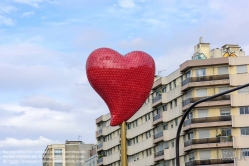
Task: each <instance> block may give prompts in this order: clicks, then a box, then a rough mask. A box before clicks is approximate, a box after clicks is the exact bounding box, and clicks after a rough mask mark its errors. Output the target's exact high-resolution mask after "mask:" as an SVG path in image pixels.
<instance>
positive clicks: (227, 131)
mask: <svg viewBox="0 0 249 166" xmlns="http://www.w3.org/2000/svg"><path fill="white" fill-rule="evenodd" d="M230 135H232V130H231V129H228V128H226V129H221V136H230Z"/></svg>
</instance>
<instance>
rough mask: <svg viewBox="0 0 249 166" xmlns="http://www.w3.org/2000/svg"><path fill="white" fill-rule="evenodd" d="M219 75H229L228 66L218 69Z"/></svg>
mask: <svg viewBox="0 0 249 166" xmlns="http://www.w3.org/2000/svg"><path fill="white" fill-rule="evenodd" d="M218 74H219V75H221V74H228V67H227V66H223V67H218Z"/></svg>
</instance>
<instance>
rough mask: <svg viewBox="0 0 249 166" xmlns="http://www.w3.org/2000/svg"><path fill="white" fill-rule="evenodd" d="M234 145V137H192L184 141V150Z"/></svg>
mask: <svg viewBox="0 0 249 166" xmlns="http://www.w3.org/2000/svg"><path fill="white" fill-rule="evenodd" d="M231 146H233V137H231V136H220V137H216V138H201V139H190V140H188V141H185V142H184V151H189V150H193V149H204V148H218V147H231Z"/></svg>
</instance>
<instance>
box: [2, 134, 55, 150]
mask: <svg viewBox="0 0 249 166" xmlns="http://www.w3.org/2000/svg"><path fill="white" fill-rule="evenodd" d="M54 143H58V141H53V140H50V139H48V138H45V137H42V136H40V137H39V138H38V139H35V140H32V139H29V138H26V139H16V138H6V139H5V140H0V148H2V149H3V150H5V149H9V148H19V149H20V150H25V149H28V148H34V147H36V148H38V147H46V146H47V145H49V144H54Z"/></svg>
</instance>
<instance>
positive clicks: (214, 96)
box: [176, 83, 249, 166]
mask: <svg viewBox="0 0 249 166" xmlns="http://www.w3.org/2000/svg"><path fill="white" fill-rule="evenodd" d="M248 86H249V83H248V84H245V85H242V86H239V87H237V88H233V89H230V90H227V91H225V92H222V93H218V94H216V95H213V96H210V97H207V98H204V99H201V100H199V101H197V102H195V103H194V104H192V105H191V106H190V107H189V108H188V109H187V111H186V112H185V113H184V115H183V116H182V119H181V121H180V123H179V126H178V129H177V133H176V166H180V158H179V140H180V134H181V129H182V125H183V123H184V121H185V119H186V117H187V116H188V114H189V112H190V111H191V110H192V109H193V108H194V107H195V106H196V105H197V104H200V103H202V102H205V101H208V100H211V99H213V98H216V97H219V96H222V95H225V94H227V93H231V92H233V91H236V90H239V89H242V88H245V87H248Z"/></svg>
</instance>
